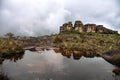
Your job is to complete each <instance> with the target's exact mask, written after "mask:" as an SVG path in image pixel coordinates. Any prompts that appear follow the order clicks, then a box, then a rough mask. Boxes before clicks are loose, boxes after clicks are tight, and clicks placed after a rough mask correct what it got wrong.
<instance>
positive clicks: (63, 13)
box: [0, 0, 120, 36]
mask: <svg viewBox="0 0 120 80" xmlns="http://www.w3.org/2000/svg"><path fill="white" fill-rule="evenodd" d="M119 3H120V1H119V0H0V35H4V34H5V33H7V32H13V33H14V34H16V35H27V36H40V35H45V34H52V33H53V34H54V33H58V32H59V26H61V25H62V24H63V23H64V22H68V21H73V22H74V21H75V20H81V21H83V23H96V24H103V25H104V26H105V27H107V28H110V29H113V30H118V31H119V33H120V5H119Z"/></svg>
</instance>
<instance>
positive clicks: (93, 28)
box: [60, 20, 118, 34]
mask: <svg viewBox="0 0 120 80" xmlns="http://www.w3.org/2000/svg"><path fill="white" fill-rule="evenodd" d="M70 30H75V31H76V32H88V33H89V32H93V33H103V34H118V32H117V31H113V30H110V29H107V28H105V27H104V26H103V25H96V24H85V25H84V24H83V23H82V21H79V20H77V21H75V24H74V26H73V24H72V22H68V23H64V24H63V25H62V26H61V27H60V33H62V32H65V31H70Z"/></svg>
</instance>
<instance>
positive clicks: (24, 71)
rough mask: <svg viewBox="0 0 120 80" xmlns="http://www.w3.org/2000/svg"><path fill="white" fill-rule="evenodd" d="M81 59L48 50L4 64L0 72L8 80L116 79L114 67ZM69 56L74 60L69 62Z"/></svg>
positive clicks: (77, 53) (97, 60) (76, 53)
mask: <svg viewBox="0 0 120 80" xmlns="http://www.w3.org/2000/svg"><path fill="white" fill-rule="evenodd" d="M59 53H61V54H62V55H64V56H66V57H67V58H66V57H63V56H62V55H61V54H59ZM87 54H88V53H87ZM82 55H83V52H80V51H72V52H71V51H67V50H65V51H61V52H60V51H58V52H57V53H56V52H54V51H53V50H49V51H44V52H42V54H39V53H37V52H31V51H26V52H25V54H24V56H23V58H22V57H21V58H22V59H21V58H19V59H21V60H17V61H16V60H13V59H11V60H12V61H11V60H4V62H3V64H2V65H0V69H1V72H3V73H5V74H6V75H7V76H8V77H9V78H10V80H49V79H52V80H114V79H115V78H116V76H113V75H114V74H113V73H112V70H113V69H114V68H115V67H114V66H113V65H111V64H109V63H108V62H106V61H105V60H104V59H102V58H97V57H94V58H85V57H83V56H82ZM72 56H73V59H75V60H73V59H72V58H71V57H72ZM68 58H69V59H68ZM14 61H15V62H14ZM11 73H12V74H11ZM116 80H117V79H116Z"/></svg>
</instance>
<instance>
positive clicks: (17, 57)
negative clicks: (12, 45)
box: [0, 53, 24, 64]
mask: <svg viewBox="0 0 120 80" xmlns="http://www.w3.org/2000/svg"><path fill="white" fill-rule="evenodd" d="M23 55H24V53H19V54H12V55H9V56H4V55H3V57H2V58H1V59H2V60H0V64H2V63H3V61H4V60H7V59H8V60H10V61H14V62H16V61H17V60H21V59H22V58H23Z"/></svg>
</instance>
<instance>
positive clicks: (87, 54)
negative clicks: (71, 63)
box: [54, 49, 96, 60]
mask: <svg viewBox="0 0 120 80" xmlns="http://www.w3.org/2000/svg"><path fill="white" fill-rule="evenodd" d="M54 51H55V52H56V53H61V54H62V55H63V56H65V57H67V58H71V56H73V59H74V60H79V59H80V58H81V57H82V56H84V57H89V58H93V57H95V56H96V54H95V53H94V52H93V51H86V52H85V51H77V50H67V49H65V50H63V49H59V50H58V49H57V50H54Z"/></svg>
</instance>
